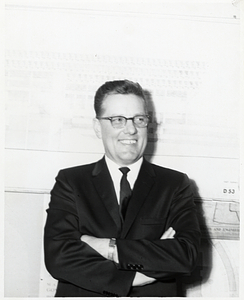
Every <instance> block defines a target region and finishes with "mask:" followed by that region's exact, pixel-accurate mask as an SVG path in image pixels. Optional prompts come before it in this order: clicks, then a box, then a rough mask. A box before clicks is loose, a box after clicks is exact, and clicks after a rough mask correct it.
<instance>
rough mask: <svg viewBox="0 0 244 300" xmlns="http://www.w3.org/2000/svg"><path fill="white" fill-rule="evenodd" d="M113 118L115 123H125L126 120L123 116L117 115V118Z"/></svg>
mask: <svg viewBox="0 0 244 300" xmlns="http://www.w3.org/2000/svg"><path fill="white" fill-rule="evenodd" d="M112 120H113V122H115V123H123V122H124V118H123V117H116V118H113V119H112Z"/></svg>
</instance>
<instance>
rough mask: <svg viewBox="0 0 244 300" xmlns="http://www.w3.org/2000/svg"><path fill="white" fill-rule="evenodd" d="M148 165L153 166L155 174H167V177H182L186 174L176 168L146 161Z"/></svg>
mask: <svg viewBox="0 0 244 300" xmlns="http://www.w3.org/2000/svg"><path fill="white" fill-rule="evenodd" d="M148 163H149V164H150V166H151V167H152V168H153V170H154V172H155V174H156V175H157V176H167V177H174V178H182V177H185V176H186V174H185V173H183V172H182V171H179V170H176V169H171V168H168V167H165V166H162V165H159V164H154V163H151V162H148Z"/></svg>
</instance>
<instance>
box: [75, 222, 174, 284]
mask: <svg viewBox="0 0 244 300" xmlns="http://www.w3.org/2000/svg"><path fill="white" fill-rule="evenodd" d="M174 235H175V230H174V229H173V228H172V227H170V228H169V229H167V230H166V231H165V232H164V234H163V235H162V236H161V238H160V240H165V239H173V238H174ZM80 239H81V241H82V242H85V243H87V244H88V245H89V246H90V247H92V248H93V249H94V250H96V251H97V252H98V253H99V254H100V255H102V256H103V257H104V258H106V259H108V252H109V251H108V249H109V241H110V239H107V238H96V237H94V236H90V235H82V236H81V238H80ZM114 261H115V262H117V263H118V252H117V247H116V248H115V252H114ZM155 280H156V279H155V278H152V277H148V276H146V275H144V274H142V273H140V272H136V275H135V278H134V280H133V283H132V286H143V285H146V284H149V283H152V282H154V281H155Z"/></svg>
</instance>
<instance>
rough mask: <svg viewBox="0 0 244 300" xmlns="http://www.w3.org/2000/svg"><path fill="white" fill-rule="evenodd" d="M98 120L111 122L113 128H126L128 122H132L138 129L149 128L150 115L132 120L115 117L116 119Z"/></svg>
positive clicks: (139, 116)
mask: <svg viewBox="0 0 244 300" xmlns="http://www.w3.org/2000/svg"><path fill="white" fill-rule="evenodd" d="M97 119H98V120H109V121H110V122H111V124H112V126H113V128H123V127H125V125H126V123H127V120H132V122H133V124H134V125H135V126H136V127H137V128H144V127H147V125H148V122H149V116H148V115H138V116H134V117H132V118H126V117H124V116H114V117H97Z"/></svg>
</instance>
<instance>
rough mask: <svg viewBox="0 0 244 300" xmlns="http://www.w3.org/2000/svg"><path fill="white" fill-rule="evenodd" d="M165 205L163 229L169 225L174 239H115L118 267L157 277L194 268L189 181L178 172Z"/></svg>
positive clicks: (195, 227) (196, 232)
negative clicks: (167, 204) (172, 230)
mask: <svg viewBox="0 0 244 300" xmlns="http://www.w3.org/2000/svg"><path fill="white" fill-rule="evenodd" d="M182 175H183V177H182V180H181V183H180V185H179V186H178V187H177V188H176V189H175V192H174V193H173V196H172V197H171V199H167V201H170V204H169V213H168V216H167V221H166V225H165V228H166V229H168V228H169V227H173V229H174V230H175V231H176V234H175V237H174V239H164V240H160V239H148V238H147V239H138V240H137V239H118V240H117V249H118V256H119V262H120V264H119V268H120V269H123V270H132V269H134V270H136V271H140V272H142V273H144V274H145V275H147V276H150V277H154V278H157V279H159V280H160V279H162V280H163V279H165V278H171V277H174V276H176V275H180V274H189V273H190V272H191V271H192V270H193V269H194V267H195V264H196V261H197V256H198V250H199V243H200V229H199V224H198V219H197V214H196V210H195V204H194V201H193V194H192V191H191V188H190V182H189V179H188V177H187V176H186V175H184V174H182Z"/></svg>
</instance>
